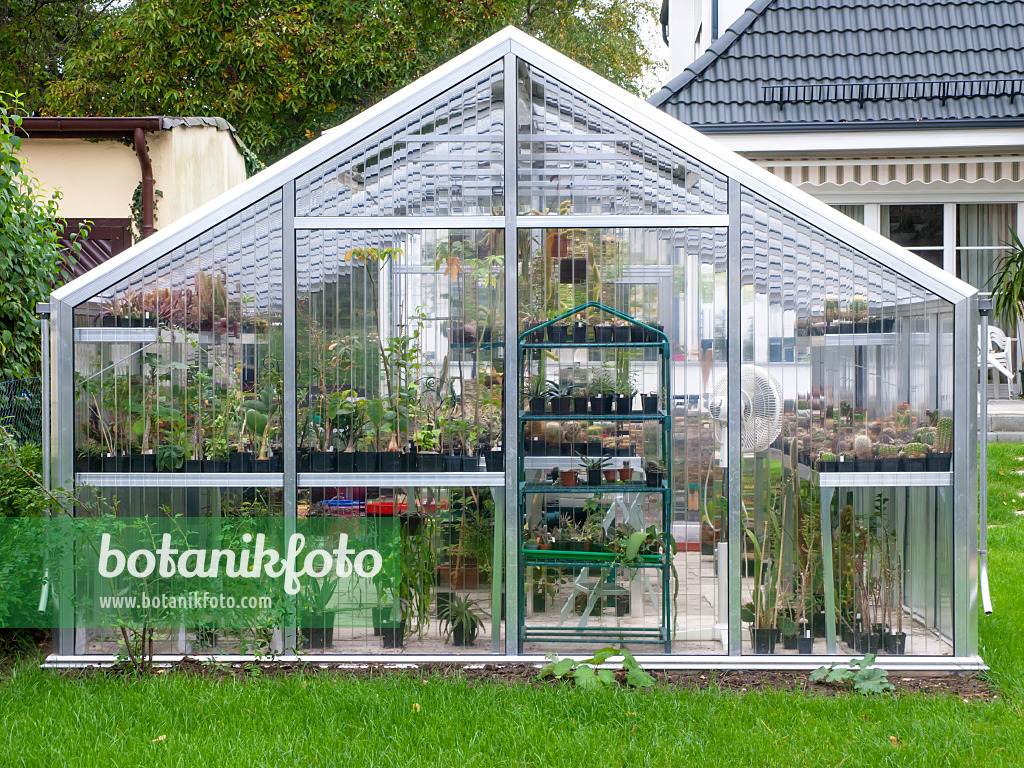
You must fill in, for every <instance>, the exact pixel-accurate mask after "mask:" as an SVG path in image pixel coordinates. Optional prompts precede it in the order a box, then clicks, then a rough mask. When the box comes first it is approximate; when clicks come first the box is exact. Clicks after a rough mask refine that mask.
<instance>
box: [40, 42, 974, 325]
mask: <svg viewBox="0 0 1024 768" xmlns="http://www.w3.org/2000/svg"><path fill="white" fill-rule="evenodd" d="M505 57H515V58H518V59H519V60H520V61H523V62H526V63H528V64H530V65H532V66H534V67H536V68H537V69H538V70H542V71H543V72H545V73H547V74H548V75H549V76H551V77H553V78H556V79H557V80H559V81H561V82H563V83H565V84H566V85H568V86H569V87H571V88H573V89H575V90H576V91H578V92H580V93H582V94H584V95H585V96H586V97H588V98H589V99H591V100H592V101H593V102H594V103H595V104H599V105H601V108H602V110H604V113H603V114H604V115H605V117H606V118H607V115H614V116H615V120H616V121H617V122H619V123H620V124H622V125H625V124H627V123H628V124H629V125H631V126H634V127H635V128H638V129H639V130H640V131H643V132H645V133H646V134H647V135H648V136H651V137H656V139H657V140H659V141H660V142H663V143H666V144H667V145H670V146H671V147H673V148H676V149H678V150H681V151H682V152H683V153H685V154H686V155H688V156H689V157H691V158H693V160H695V161H696V162H697V163H700V164H703V165H704V166H707V167H708V168H710V169H713V170H714V171H715V172H717V173H719V174H722V175H723V176H725V177H728V178H730V179H735V180H736V181H738V182H739V184H740V185H741V186H742V187H744V188H747V189H749V190H751V191H752V192H754V193H756V194H758V195H761V196H763V197H765V198H767V199H769V200H771V201H772V202H774V203H775V204H777V205H779V206H781V207H782V208H784V209H785V210H787V211H789V212H790V213H791V214H793V215H795V216H796V217H798V218H800V219H803V220H805V221H807V222H808V223H810V224H811V225H813V226H815V227H818V228H820V229H821V230H822V231H824V232H828V233H829V235H830V236H832V237H835V238H837V239H838V240H840V241H843V242H845V243H847V244H848V245H850V246H853V247H854V248H856V249H858V250H859V251H861V252H863V253H864V254H866V255H867V256H868V257H870V258H871V259H874V260H875V261H876V262H878V263H879V264H882V265H884V266H885V267H886V268H888V269H892V270H894V271H895V272H897V273H898V274H900V275H902V276H904V277H906V278H907V279H909V280H911V281H913V282H914V283H916V284H918V285H919V286H921V287H922V288H924V289H925V290H927V291H929V292H931V293H932V294H934V295H936V296H938V297H940V298H943V299H946V300H948V301H951V302H956V301H959V300H961V299H963V298H966V297H968V296H970V295H972V294H974V293H975V289H974V288H973V287H972V286H970V285H968V284H967V283H964V282H961V281H960V280H958V279H956V278H955V277H953V276H951V275H949V274H948V273H946V272H944V271H943V270H942V269H940V268H938V267H936V266H933V265H931V264H929V263H928V262H926V261H925V260H924V259H921V258H919V257H917V256H916V255H914V254H913V253H911V252H910V251H908V250H905V249H903V248H901V247H899V246H896V245H894V244H893V243H892V242H891V241H889V240H888V239H886V238H884V237H882V236H881V235H879V234H877V233H874V232H871V231H870V230H868V229H867V228H865V227H863V226H862V225H860V224H858V223H856V222H855V221H853V220H852V219H849V218H847V217H846V216H843V215H842V214H840V213H838V212H836V211H835V210H834V209H833V208H831V207H830V206H828V205H826V204H824V203H821V202H819V201H818V200H816V199H814V198H813V197H811V196H810V195H807V194H806V193H803V192H801V191H800V190H798V189H797V188H796V187H794V186H792V185H790V184H788V183H786V182H784V181H782V180H780V179H778V178H777V177H775V176H774V175H772V174H770V173H768V172H767V171H765V170H763V169H761V168H759V167H758V166H757V165H755V164H753V163H751V162H749V161H747V160H745V159H744V158H742V157H741V156H739V155H738V154H735V153H733V152H731V151H729V150H727V149H725V148H724V147H722V146H720V145H719V144H718V143H717V142H715V141H714V140H713V139H709V138H707V137H706V136H703V135H702V134H700V133H698V132H697V131H695V130H693V129H691V128H690V127H688V126H686V125H684V124H682V123H681V122H679V121H678V120H676V119H675V118H673V117H671V116H669V115H666V114H665V113H664V112H662V111H661V110H659V109H658V108H656V107H655V106H653V105H652V104H648V103H647V102H645V101H643V100H642V99H640V98H638V97H636V96H634V95H633V94H631V93H628V92H627V91H625V90H623V89H622V88H619V87H618V86H616V85H614V84H613V83H610V82H608V81H607V80H604V79H603V78H601V77H600V76H598V75H596V74H594V73H593V72H591V71H589V70H588V69H586V68H585V67H583V66H581V65H580V64H577V63H576V62H574V61H572V60H570V59H569V58H567V57H565V56H563V55H562V54H560V53H558V52H557V51H555V50H553V49H552V48H550V47H548V46H546V45H545V44H543V43H541V42H539V41H537V40H535V39H534V38H532V37H530V36H529V35H526V34H525V33H523V32H521V31H519V30H517V29H515V28H514V27H508V28H506V29H504V30H502V31H501V32H499V33H497V34H495V35H493V36H492V37H490V38H488V39H487V40H484V41H483V42H481V43H480V44H478V45H476V46H475V47H473V48H471V49H470V50H468V51H466V52H465V53H463V54H461V55H459V56H457V57H456V58H454V59H452V60H451V61H450V62H448V63H447V64H445V65H443V66H441V67H439V68H438V69H436V70H434V71H433V72H431V73H429V74H427V75H425V76H424V77H422V78H420V79H419V80H417V81H415V82H413V83H411V84H410V85H408V86H407V87H405V88H403V89H402V90H400V91H398V92H397V93H395V94H393V95H391V96H390V97H388V98H386V99H384V100H383V101H381V102H379V103H378V104H376V105H374V106H372V107H370V108H369V109H367V110H366V111H365V112H363V113H362V114H360V115H357V116H356V117H354V118H352V119H351V120H349V121H347V122H346V123H344V124H342V125H340V126H338V127H336V128H334V129H331V130H329V131H327V132H325V133H324V134H323V135H322V136H320V137H319V138H318V139H316V140H315V141H313V142H311V143H310V144H308V145H307V146H305V147H303V148H302V149H300V150H297V151H296V152H294V153H292V154H291V155H290V156H288V157H286V158H284V159H282V160H281V161H279V162H277V163H275V164H274V165H272V166H271V167H269V168H267V169H266V170H264V171H262V172H260V173H259V174H257V175H255V176H253V177H252V178H250V179H249V180H247V181H246V182H244V183H242V184H240V185H238V186H237V187H235V188H234V189H232V190H230V191H229V192H227V193H225V194H224V195H222V196H220V197H219V198H217V199H215V200H213V201H211V202H210V203H208V204H207V205H205V206H203V207H201V208H199V209H197V210H195V211H194V212H192V213H191V214H190V215H189V216H186V217H183V218H182V219H180V220H178V221H176V222H175V223H174V224H172V225H170V226H169V227H167V228H166V229H162V230H160V231H159V232H157V233H156V234H154V235H153V236H151V237H149V238H147V239H146V240H144V241H142V242H140V243H137V244H136V245H135V246H133V247H132V248H130V249H128V250H127V251H124V252H123V253H121V254H119V255H118V256H116V257H115V258H113V259H111V260H109V261H108V262H107V263H105V264H103V265H102V266H100V267H97V268H96V269H94V270H91V271H90V272H88V273H87V274H85V275H83V276H82V277H80V278H78V279H76V280H74V281H72V282H70V283H68V284H67V285H65V286H63V287H61V288H59V289H58V290H57V291H55V292H54V293H53V294H52V298H53V299H54V300H55V301H57V302H61V303H65V304H67V305H71V306H75V305H78V304H80V303H81V302H83V301H85V300H87V299H89V298H90V297H93V296H95V295H96V294H97V293H98V292H100V291H103V290H105V289H106V288H108V287H109V286H112V285H114V284H116V283H117V282H118V281H120V280H123V279H124V278H125V277H127V276H128V275H131V274H132V273H134V272H137V271H138V270H139V269H141V268H143V267H145V266H146V265H147V264H150V263H152V262H154V261H156V260H157V259H159V258H160V257H161V256H164V255H166V254H168V253H169V252H170V251H172V250H174V249H175V248H179V247H182V246H183V245H184V244H186V243H187V242H188V241H189V240H190V239H192V238H195V237H197V236H199V235H201V234H202V233H203V232H205V231H207V230H209V229H210V228H211V227H212V226H213V225H214V224H215V223H217V222H222V221H224V220H225V219H226V218H227V217H229V216H231V215H233V214H235V213H237V212H239V211H241V210H243V209H245V208H246V207H248V206H251V205H253V204H254V203H256V202H257V201H259V200H262V199H263V198H265V197H267V195H269V194H271V193H273V192H275V191H276V190H279V189H281V188H282V187H283V186H285V185H288V184H292V183H295V181H296V180H297V179H300V177H302V176H303V174H306V173H308V172H310V171H312V170H314V169H316V168H317V167H318V166H321V165H323V164H324V163H326V162H328V161H330V160H331V158H333V157H335V156H337V155H339V154H340V153H343V152H344V151H345V150H346V149H348V148H350V147H352V146H353V145H355V144H356V143H357V142H360V141H364V140H366V139H367V138H368V137H370V136H372V135H373V134H374V133H376V132H378V131H381V130H382V129H384V128H385V127H386V126H388V125H389V124H391V123H393V122H395V121H398V120H401V119H402V118H403V116H405V115H407V114H409V113H410V111H411V110H413V109H416V108H418V107H420V106H422V105H424V104H425V103H427V102H429V101H430V100H431V99H435V98H437V97H438V96H440V95H441V94H444V93H445V92H446V91H448V90H450V89H452V88H454V87H455V86H457V85H458V84H459V83H460V82H462V81H463V80H465V78H466V77H468V76H469V75H471V74H472V73H475V72H479V71H481V70H483V69H484V68H486V67H488V66H489V65H492V64H494V63H496V62H498V61H501V60H502V59H504V58H505ZM615 128H616V126H615V125H611V126H607V125H606V126H601V125H597V126H587V130H592V131H596V132H598V133H602V132H607V131H609V130H613V129H615ZM510 139H511V140H512V142H513V146H514V141H515V139H514V137H509V138H506V139H503V140H505V141H506V142H507V141H509V140H510ZM297 215H299V213H297V212H296V211H294V210H292V211H287V210H286V211H285V216H286V217H288V216H291V217H293V218H294V217H296V216H297ZM356 218H358V217H356ZM491 218H494V217H478V219H480V220H479V221H477V222H476V224H478V225H483V226H494V223H493V222H492V221H484V219H491ZM590 218H595V217H590ZM628 218H629V217H623V216H615V217H614V223H615V224H616V225H618V226H630V225H637V226H640V225H644V224H647V225H651V224H653V223H654V222H653V221H652V219H653V217H650V216H644V217H643V219H644V221H643V222H641V221H640V220H639V217H637V220H636V221H635V222H630V221H628ZM721 218H722V217H721V216H719V217H717V219H721ZM717 219H716V217H709V218H708V220H707V224H708V225H715V224H716V223H717V224H718V225H720V224H722V223H723V222H722V221H717ZM346 220H348V221H354V220H355V219H353V217H346ZM462 220H463V221H464V222H465V224H466V226H473V224H474V222H473V221H472V220H471V217H462ZM406 221H407V222H408V224H409V226H413V227H429V226H430V221H431V217H427V216H422V217H420V216H409V217H407V218H406ZM577 221H579V223H580V224H581V225H583V226H598V225H600V224H599V223H598V222H591V223H587V222H585V221H583V220H582V218H579V219H577ZM606 221H611V219H606ZM693 221H694V220H693V219H691V223H693ZM661 222H662V225H664V226H673V217H671V216H663V217H662V218H661ZM367 223H369V222H363V225H366V224H367ZM522 225H523V221H522V217H520V226H522Z"/></svg>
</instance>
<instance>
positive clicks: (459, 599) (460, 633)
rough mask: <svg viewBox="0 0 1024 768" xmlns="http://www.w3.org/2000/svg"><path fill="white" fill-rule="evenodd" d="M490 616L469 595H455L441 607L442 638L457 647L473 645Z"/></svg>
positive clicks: (440, 625)
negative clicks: (450, 641)
mask: <svg viewBox="0 0 1024 768" xmlns="http://www.w3.org/2000/svg"><path fill="white" fill-rule="evenodd" d="M487 616H488V614H487V612H486V611H485V610H484V608H483V606H481V605H480V603H479V602H477V601H476V600H474V599H472V598H470V597H469V596H467V595H459V594H453V595H452V596H451V598H450V599H449V600H448V602H447V603H446V604H445V605H444V606H439V607H438V611H437V618H438V620H439V628H440V632H441V637H442V638H444V641H445V642H446V643H447V642H448V641H449V640H452V641H453V642H454V644H455V645H456V646H467V645H473V643H475V642H476V638H477V634H478V632H479V631H480V627H482V626H483V623H484V619H485V618H486V617H487Z"/></svg>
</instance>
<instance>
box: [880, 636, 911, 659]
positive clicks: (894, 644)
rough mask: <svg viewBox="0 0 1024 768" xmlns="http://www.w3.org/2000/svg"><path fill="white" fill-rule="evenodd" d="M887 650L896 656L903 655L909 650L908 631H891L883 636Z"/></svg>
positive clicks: (883, 642) (883, 645)
mask: <svg viewBox="0 0 1024 768" xmlns="http://www.w3.org/2000/svg"><path fill="white" fill-rule="evenodd" d="M882 647H883V648H884V649H885V652H886V653H888V654H891V655H894V656H903V655H904V654H905V653H906V652H907V633H906V632H890V633H886V634H885V635H883V637H882Z"/></svg>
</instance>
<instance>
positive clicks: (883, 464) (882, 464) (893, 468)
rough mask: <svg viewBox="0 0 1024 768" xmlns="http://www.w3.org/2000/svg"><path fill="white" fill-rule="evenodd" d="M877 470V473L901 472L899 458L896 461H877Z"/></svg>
mask: <svg viewBox="0 0 1024 768" xmlns="http://www.w3.org/2000/svg"><path fill="white" fill-rule="evenodd" d="M875 470H876V471H877V472H899V470H900V460H899V457H896V458H894V459H875Z"/></svg>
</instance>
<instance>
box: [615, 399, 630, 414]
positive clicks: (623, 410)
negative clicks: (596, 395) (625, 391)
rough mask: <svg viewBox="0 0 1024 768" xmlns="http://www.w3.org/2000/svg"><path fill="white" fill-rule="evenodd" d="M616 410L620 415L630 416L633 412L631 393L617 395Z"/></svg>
mask: <svg viewBox="0 0 1024 768" xmlns="http://www.w3.org/2000/svg"><path fill="white" fill-rule="evenodd" d="M615 412H616V413H617V414H619V415H620V416H629V415H630V414H631V413H633V398H632V397H630V396H629V395H616V396H615Z"/></svg>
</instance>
